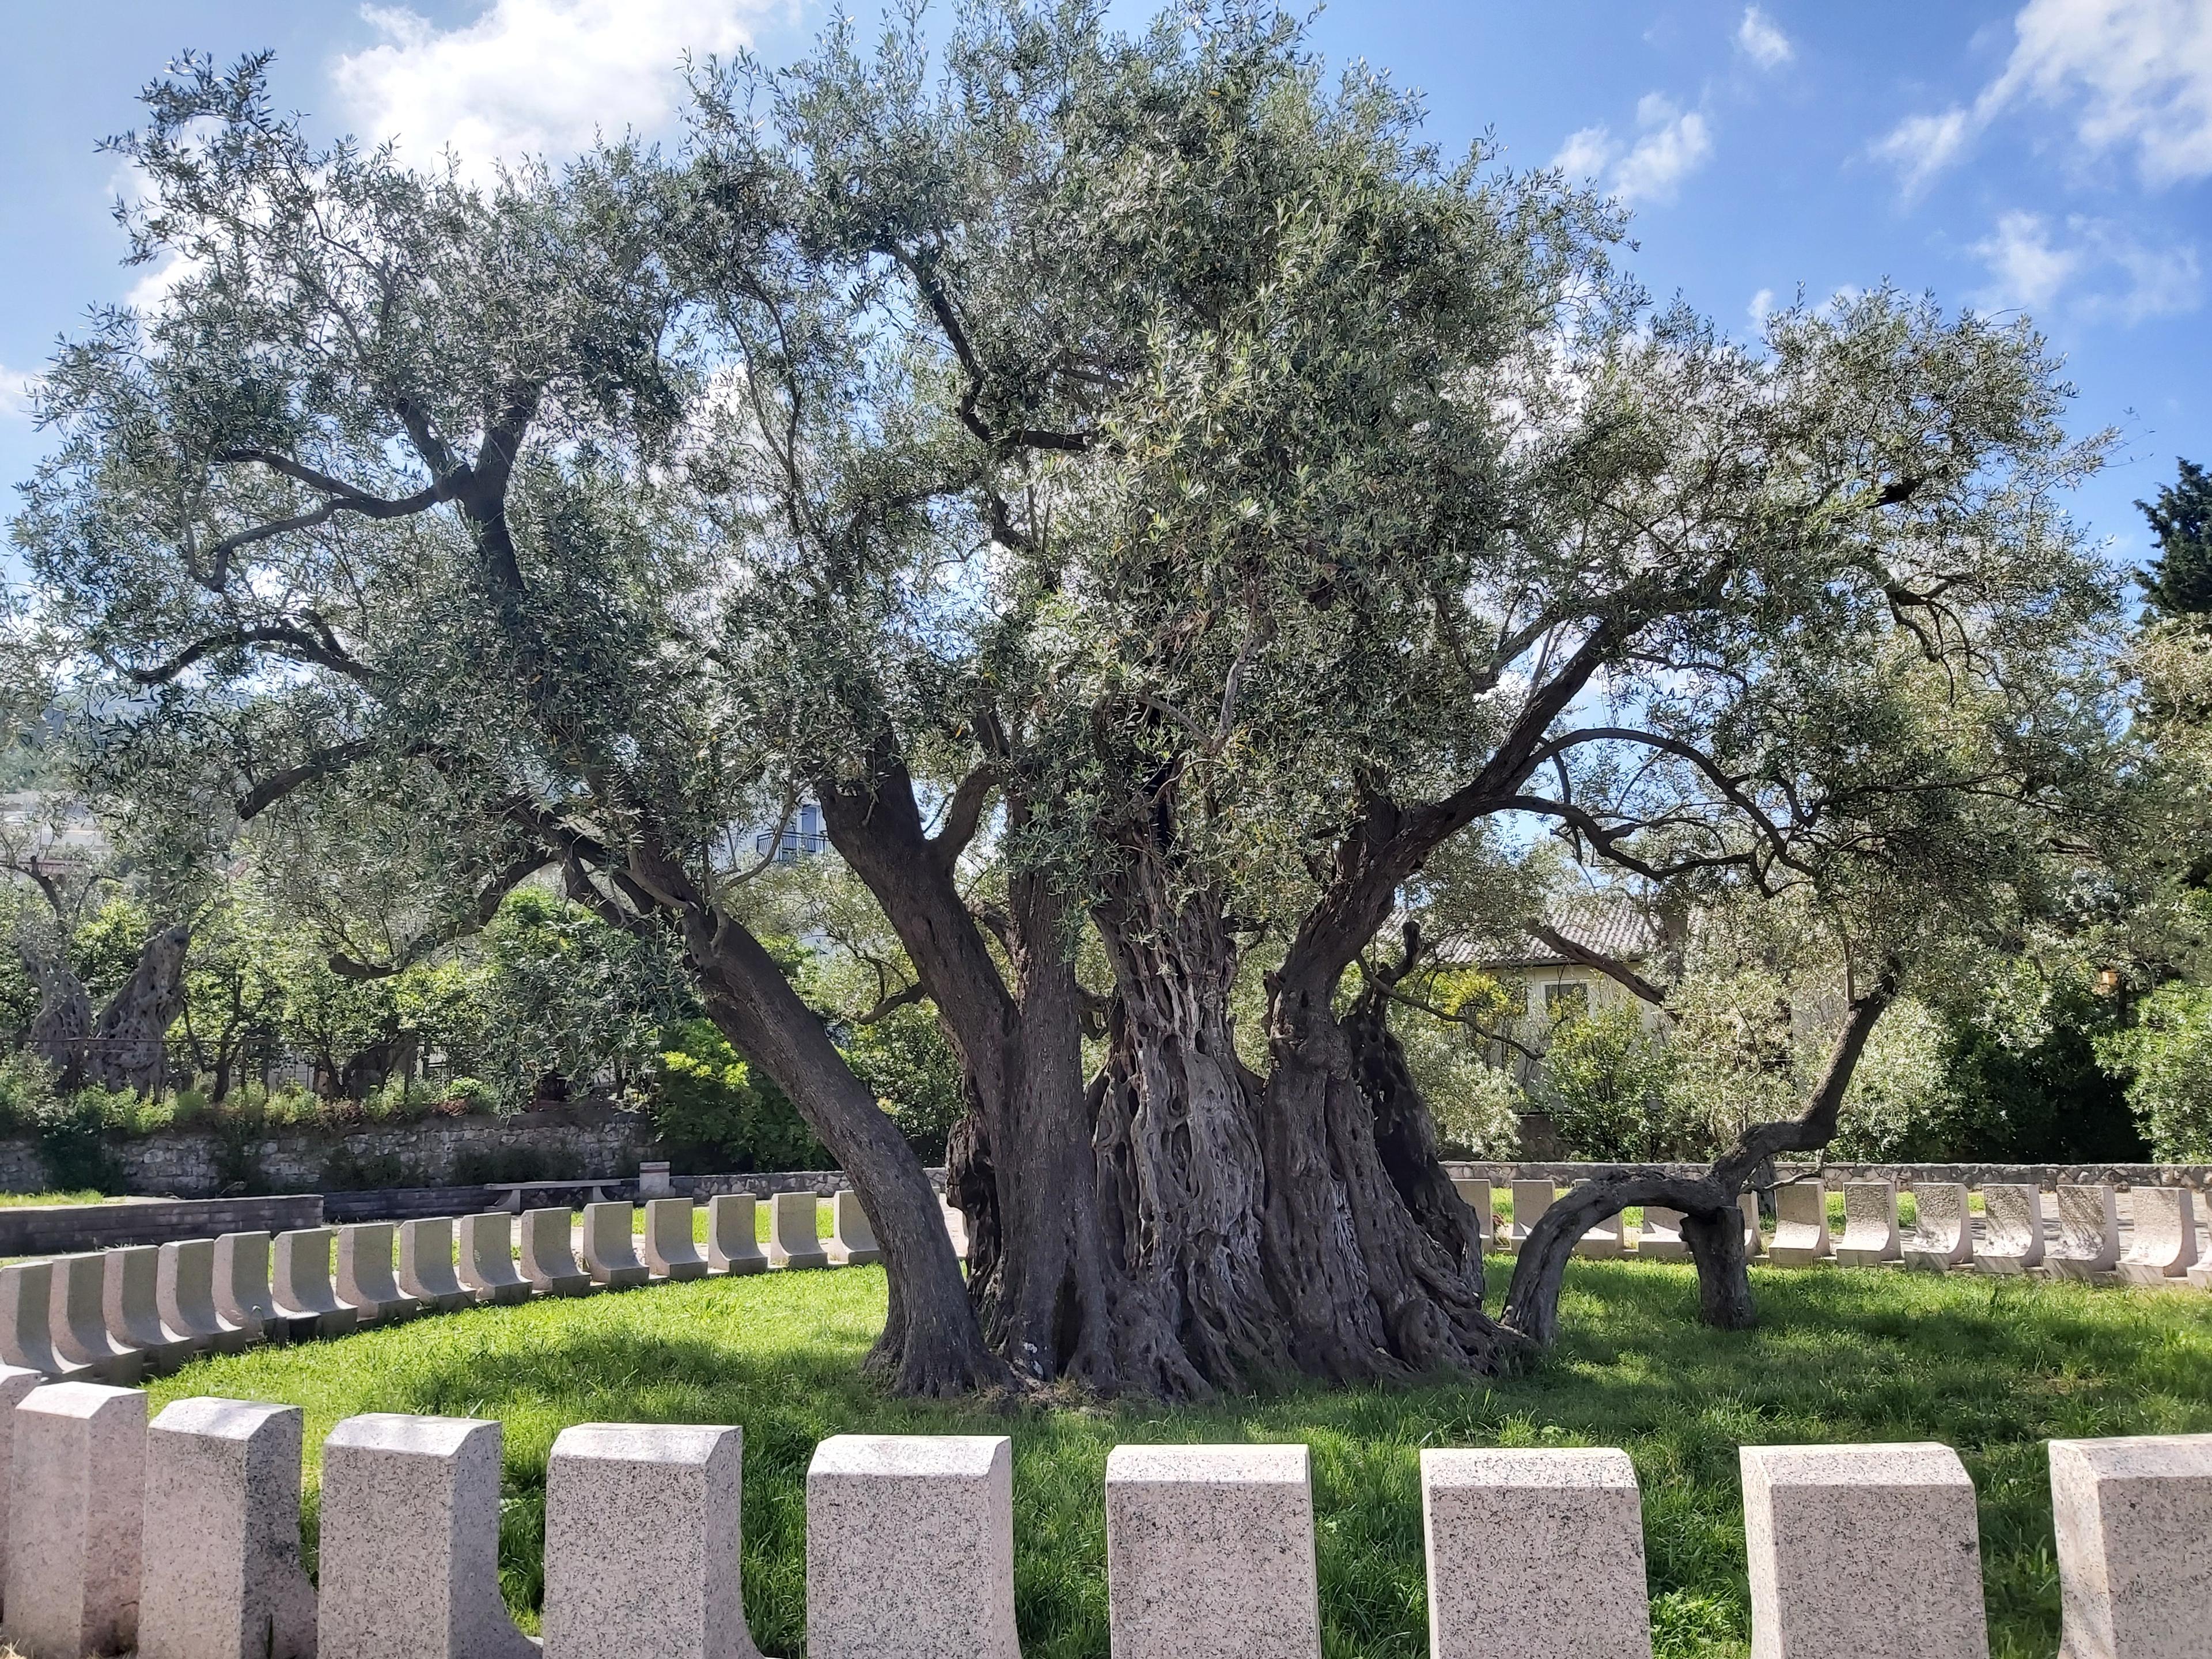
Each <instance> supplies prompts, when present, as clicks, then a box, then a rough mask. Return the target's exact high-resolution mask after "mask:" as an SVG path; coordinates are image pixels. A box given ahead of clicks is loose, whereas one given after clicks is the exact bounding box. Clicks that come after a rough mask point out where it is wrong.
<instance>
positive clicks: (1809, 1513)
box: [1740, 1443, 1989, 1659]
mask: <svg viewBox="0 0 2212 1659" xmlns="http://www.w3.org/2000/svg"><path fill="white" fill-rule="evenodd" d="M1740 1455H1741V1461H1742V1466H1743V1519H1744V1544H1745V1548H1746V1551H1747V1555H1748V1557H1749V1561H1750V1566H1751V1653H1752V1659H1988V1654H1989V1632H1988V1627H1987V1625H1986V1623H1985V1621H1984V1615H1983V1612H1982V1558H1981V1549H1980V1534H1979V1531H1978V1527H1977V1524H1976V1522H1975V1518H1974V1486H1973V1482H1972V1481H1971V1480H1968V1479H1967V1477H1966V1467H1965V1465H1963V1464H1962V1463H1960V1462H1959V1455H1958V1454H1957V1453H1956V1452H1954V1451H1953V1450H1952V1449H1950V1448H1949V1447H1948V1446H1938V1445H1934V1444H1926V1443H1923V1444H1906V1445H1894V1446H1746V1447H1744V1448H1743V1449H1742V1450H1741V1454H1740Z"/></svg>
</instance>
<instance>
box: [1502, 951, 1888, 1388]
mask: <svg viewBox="0 0 2212 1659" xmlns="http://www.w3.org/2000/svg"><path fill="white" fill-rule="evenodd" d="M1898 982H1899V965H1898V964H1897V963H1893V962H1892V963H1884V964H1883V966H1882V968H1881V971H1880V972H1879V973H1878V974H1877V975H1875V982H1874V983H1873V984H1872V985H1871V986H1870V987H1868V988H1867V989H1866V990H1865V991H1863V992H1862V993H1860V994H1858V995H1857V996H1855V997H1853V998H1852V999H1851V1002H1850V1012H1849V1013H1848V1014H1847V1015H1846V1017H1845V1018H1844V1028H1843V1030H1842V1031H1841V1032H1839V1033H1838V1036H1837V1038H1836V1045H1835V1047H1834V1048H1832V1049H1831V1050H1830V1051H1829V1055H1828V1065H1827V1068H1826V1071H1825V1072H1824V1073H1822V1074H1821V1078H1820V1085H1819V1086H1818V1087H1816V1088H1815V1089H1814V1091H1813V1097H1812V1099H1811V1100H1810V1101H1809V1102H1808V1103H1807V1104H1806V1107H1805V1110H1804V1111H1803V1112H1802V1114H1801V1115H1798V1116H1796V1117H1795V1118H1792V1119H1790V1120H1789V1121H1786V1122H1781V1123H1754V1124H1753V1125H1752V1126H1751V1127H1749V1128H1748V1129H1747V1130H1745V1131H1744V1133H1743V1134H1742V1136H1741V1139H1738V1140H1737V1142H1736V1144H1735V1146H1733V1147H1731V1148H1730V1149H1729V1151H1728V1152H1724V1153H1723V1154H1722V1155H1721V1156H1720V1157H1719V1158H1716V1159H1714V1160H1713V1164H1712V1167H1711V1169H1709V1170H1706V1171H1705V1173H1704V1174H1703V1175H1700V1176H1679V1175H1674V1174H1672V1173H1671V1172H1669V1171H1668V1170H1662V1169H1621V1170H1613V1171H1611V1172H1610V1173H1608V1174H1606V1175H1603V1176H1599V1177H1598V1178H1597V1179H1595V1180H1594V1181H1586V1182H1583V1183H1582V1184H1581V1185H1580V1186H1578V1187H1576V1188H1573V1189H1572V1190H1571V1191H1570V1192H1569V1193H1567V1194H1565V1196H1564V1197H1562V1198H1561V1199H1559V1200H1558V1201H1557V1202H1556V1203H1554V1204H1553V1206H1552V1207H1551V1208H1550V1209H1548V1210H1547V1211H1545V1212H1544V1216H1543V1218H1542V1219H1541V1221H1539V1222H1538V1223H1537V1224H1536V1225H1535V1226H1534V1227H1533V1228H1531V1229H1530V1230H1529V1232H1528V1237H1527V1238H1526V1239H1525V1240H1524V1241H1522V1245H1521V1252H1520V1255H1519V1257H1518V1258H1517V1259H1516V1261H1515V1262H1514V1264H1513V1281H1512V1284H1511V1285H1510V1287H1509V1288H1508V1290H1507V1291H1506V1297H1505V1319H1506V1322H1507V1323H1509V1324H1510V1325H1511V1326H1513V1327H1514V1328H1515V1329H1516V1330H1518V1331H1521V1332H1522V1333H1523V1334H1526V1335H1527V1336H1528V1338H1529V1339H1530V1340H1533V1341H1534V1342H1537V1343H1540V1344H1541V1345H1543V1346H1550V1345H1551V1343H1552V1342H1553V1340H1555V1339H1556V1338H1557V1336H1558V1334H1559V1286H1560V1283H1561V1281H1562V1280H1563V1279H1564V1278H1565V1273H1566V1268H1567V1259H1568V1257H1569V1256H1570V1255H1572V1254H1573V1252H1574V1248H1575V1241H1576V1240H1577V1239H1578V1238H1580V1237H1582V1236H1583V1234H1584V1233H1586V1232H1588V1231H1589V1230H1590V1229H1591V1228H1592V1227H1594V1226H1595V1225H1597V1224H1598V1223H1600V1222H1601V1221H1603V1220H1606V1219H1607V1218H1609V1217H1612V1216H1615V1215H1618V1214H1620V1212H1621V1211H1623V1210H1625V1209H1627V1208H1629V1207H1630V1206H1633V1205H1638V1204H1661V1205H1664V1206H1667V1207H1668V1208H1669V1209H1674V1210H1680V1211H1681V1212H1682V1215H1683V1224H1682V1238H1683V1242H1684V1243H1686V1244H1687V1245H1688V1246H1689V1249H1690V1259H1691V1261H1693V1262H1694V1263H1695V1264H1696V1265H1697V1269H1698V1313H1699V1318H1701V1319H1702V1320H1704V1321H1705V1322H1706V1323H1707V1324H1709V1325H1714V1326H1717V1327H1720V1328H1723V1329H1726V1330H1742V1329H1746V1328H1748V1327H1749V1326H1750V1325H1751V1324H1752V1323H1753V1321H1754V1319H1755V1318H1756V1317H1757V1312H1756V1310H1755V1308H1754V1307H1753V1303H1752V1297H1751V1278H1750V1273H1749V1272H1748V1269H1747V1264H1746V1261H1745V1257H1744V1245H1743V1221H1742V1214H1741V1211H1739V1210H1738V1209H1737V1207H1736V1200H1737V1199H1738V1198H1739V1197H1740V1196H1741V1194H1742V1193H1743V1189H1744V1185H1745V1183H1746V1182H1748V1181H1750V1180H1751V1179H1752V1177H1753V1174H1754V1172H1756V1171H1757V1170H1759V1169H1760V1168H1761V1167H1762V1166H1763V1165H1765V1164H1767V1163H1769V1162H1770V1161H1771V1159H1772V1158H1774V1157H1775V1156H1776V1154H1778V1153H1780V1152H1817V1151H1818V1150H1820V1148H1821V1147H1823V1146H1826V1145H1827V1144H1828V1143H1829V1142H1830V1141H1831V1140H1832V1139H1835V1135H1836V1121H1837V1117H1838V1114H1839V1113H1840V1112H1841V1111H1842V1109H1843V1103H1844V1090H1846V1089H1847V1088H1849V1087H1850V1081H1851V1074H1852V1073H1854V1072H1856V1071H1857V1069H1858V1063H1859V1056H1860V1055H1861V1054H1863V1053H1864V1052H1865V1049H1866V1045H1867V1039H1868V1038H1869V1037H1870V1036H1873V1035H1874V1028H1875V1023H1876V1022H1877V1021H1879V1020H1880V1019H1881V1017H1882V1014H1883V1013H1884V1012H1886V1011H1887V1009H1888V1007H1889V1006H1890V1004H1891V1003H1892V1002H1893V1001H1894V1000H1896V998H1897V991H1898Z"/></svg>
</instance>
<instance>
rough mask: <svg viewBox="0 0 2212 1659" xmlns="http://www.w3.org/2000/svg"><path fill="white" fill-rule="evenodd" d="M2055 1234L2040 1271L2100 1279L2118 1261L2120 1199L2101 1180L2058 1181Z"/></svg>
mask: <svg viewBox="0 0 2212 1659" xmlns="http://www.w3.org/2000/svg"><path fill="white" fill-rule="evenodd" d="M2052 1193H2053V1195H2054V1197H2055V1198H2056V1199H2057V1211H2058V1237H2056V1238H2054V1239H2052V1240H2051V1243H2050V1244H2049V1246H2048V1247H2047V1249H2045V1252H2044V1257H2043V1267H2044V1271H2045V1273H2050V1274H2051V1275H2052V1276H2053V1277H2055V1278H2059V1279H2103V1278H2105V1277H2106V1276H2107V1275H2109V1274H2110V1273H2112V1269H2113V1268H2114V1267H2117V1266H2118V1264H2119V1260H2120V1201H2119V1197H2118V1194H2115V1193H2114V1192H2113V1191H2112V1188H2111V1187H2109V1186H2106V1185H2105V1184H2103V1183H2101V1182H2100V1183H2099V1184H2098V1185H2096V1186H2078V1185H2075V1184H2074V1183H2072V1182H2063V1181H2062V1182H2059V1183H2058V1184H2057V1187H2055V1188H2053V1189H2052Z"/></svg>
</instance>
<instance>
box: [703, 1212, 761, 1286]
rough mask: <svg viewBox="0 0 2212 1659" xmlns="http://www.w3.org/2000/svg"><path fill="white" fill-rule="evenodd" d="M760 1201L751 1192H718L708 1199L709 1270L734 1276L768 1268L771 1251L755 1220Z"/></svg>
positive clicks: (758, 1271)
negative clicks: (760, 1236) (764, 1248)
mask: <svg viewBox="0 0 2212 1659" xmlns="http://www.w3.org/2000/svg"><path fill="white" fill-rule="evenodd" d="M756 1202H757V1200H755V1199H754V1198H753V1196H752V1194H750V1193H718V1194H715V1195H714V1197H712V1198H710V1199H708V1200H707V1266H708V1270H709V1271H711V1272H714V1273H729V1274H731V1275H732V1276H733V1277H734V1276H738V1275H741V1274H744V1273H765V1272H766V1271H767V1270H768V1252H767V1251H765V1250H763V1249H761V1247H760V1238H759V1237H758V1233H759V1229H758V1228H757V1226H756V1225H754V1219H753V1218H754V1211H755V1206H756Z"/></svg>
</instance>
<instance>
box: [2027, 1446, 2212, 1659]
mask: <svg viewBox="0 0 2212 1659" xmlns="http://www.w3.org/2000/svg"><path fill="white" fill-rule="evenodd" d="M2051 1512H2052V1516H2053V1518H2054V1520H2055V1521H2056V1522H2057V1533H2058V1598H2059V1603H2060V1606H2061V1607H2062V1608H2063V1611H2064V1629H2063V1633H2062V1635H2061V1636H2060V1638H2059V1644H2058V1652H2059V1659H2202V1656H2203V1655H2204V1654H2206V1653H2207V1652H2212V1633H2209V1632H2208V1631H2207V1628H2206V1624H2205V1610H2206V1609H2207V1608H2208V1607H2212V1435H2204V1434H2176V1435H2155V1436H2154V1435H2138V1436H2132V1437H2126V1438H2122V1439H2113V1440H2054V1441H2052V1442H2051Z"/></svg>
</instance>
